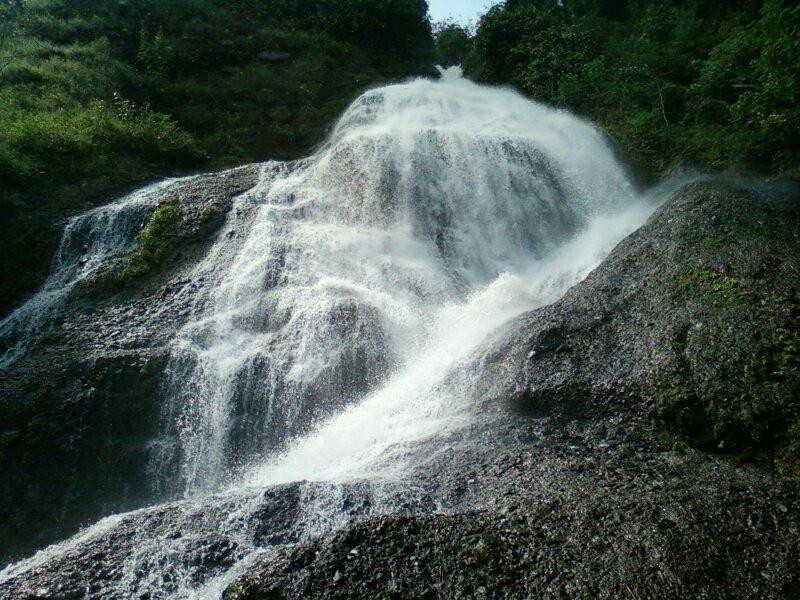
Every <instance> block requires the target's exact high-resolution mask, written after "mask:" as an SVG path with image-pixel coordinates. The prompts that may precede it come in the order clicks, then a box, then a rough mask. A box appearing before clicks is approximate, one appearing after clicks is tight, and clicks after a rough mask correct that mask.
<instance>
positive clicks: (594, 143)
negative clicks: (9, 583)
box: [160, 70, 640, 492]
mask: <svg viewBox="0 0 800 600" xmlns="http://www.w3.org/2000/svg"><path fill="white" fill-rule="evenodd" d="M639 205H640V200H639V198H638V195H637V192H636V189H635V187H634V186H633V185H632V184H631V182H630V180H629V179H628V177H627V174H626V172H625V170H624V169H623V167H622V166H621V165H620V164H619V163H618V162H617V160H616V159H615V158H614V156H613V153H612V151H611V149H610V148H609V145H608V142H607V140H606V139H605V137H604V136H603V135H602V133H601V132H599V131H598V130H596V129H595V128H593V127H592V126H591V125H589V124H587V123H584V122H582V121H580V120H579V119H577V118H575V117H574V116H572V115H570V114H568V113H565V112H561V111H556V110H553V109H551V108H549V107H546V106H542V105H539V104H536V103H533V102H530V101H527V100H525V99H523V98H522V97H520V96H518V95H516V94H514V93H512V92H510V91H504V90H496V89H491V88H486V87H481V86H478V85H475V84H473V83H470V82H469V81H467V80H465V79H463V78H461V77H460V76H459V74H458V72H457V70H451V71H448V72H446V73H445V74H444V77H443V79H442V80H441V81H436V82H434V81H428V80H416V81H412V82H409V83H405V84H402V85H394V86H389V87H384V88H380V89H376V90H372V91H369V92H367V93H365V94H364V95H362V96H361V97H360V98H358V99H357V100H356V101H355V102H354V103H353V104H352V105H351V106H350V107H349V108H348V110H347V111H346V112H345V113H344V115H343V116H342V117H341V119H340V121H339V122H338V124H337V125H336V127H335V128H334V130H333V132H332V134H331V136H330V138H329V139H328V140H327V142H326V143H325V144H324V146H323V147H322V148H321V149H320V150H319V151H318V152H317V153H316V154H314V155H313V156H311V157H310V158H308V159H306V160H303V161H299V162H297V163H294V164H290V165H284V166H283V167H282V168H277V167H275V166H272V167H271V168H266V167H265V172H264V173H263V174H262V177H261V180H260V182H259V184H258V185H257V186H256V188H255V189H254V190H251V191H250V192H249V193H247V194H244V195H243V196H242V197H240V198H239V199H238V201H237V204H236V206H235V207H234V210H233V211H231V215H230V217H229V222H228V224H227V226H226V228H225V230H224V231H223V232H222V234H221V235H220V236H219V239H218V241H217V243H216V245H215V247H214V248H213V249H212V250H211V252H210V254H209V256H208V258H207V259H206V260H205V261H203V263H202V264H201V265H199V266H198V271H202V272H203V273H204V274H211V276H212V277H214V278H215V281H214V284H213V289H211V290H210V292H209V294H210V301H209V302H208V303H206V308H205V310H204V312H203V313H202V314H199V315H197V318H196V319H194V320H193V321H192V322H190V323H189V324H188V325H187V326H186V327H185V328H184V330H183V331H182V333H181V335H180V336H179V339H178V340H177V341H176V343H175V346H174V349H173V353H172V356H173V359H172V361H171V365H170V373H171V378H170V381H169V382H168V383H167V387H168V391H167V393H166V394H165V396H166V397H168V398H171V402H170V405H169V406H168V408H167V411H168V414H169V418H170V419H171V421H172V427H173V430H172V438H173V439H174V440H175V444H174V445H173V447H172V451H173V452H174V453H175V454H176V456H173V457H172V460H169V459H168V458H167V459H165V458H164V457H161V458H160V460H162V461H163V462H164V464H169V465H173V464H175V461H177V463H178V464H179V465H180V473H181V477H182V480H183V483H184V485H185V487H186V489H187V490H189V491H190V492H207V491H210V490H214V489H218V488H219V486H220V485H223V484H225V483H230V482H231V481H233V480H235V478H236V477H237V476H239V475H240V474H241V473H242V471H243V470H246V468H247V467H248V466H251V465H253V464H254V463H258V462H259V461H261V460H262V459H263V458H264V457H265V456H272V455H274V454H275V452H276V450H281V449H285V447H286V445H287V444H289V443H290V442H291V440H293V439H295V438H297V437H298V436H300V435H302V434H304V433H308V432H309V431H311V430H312V429H313V428H314V427H315V426H316V425H315V424H316V423H318V422H319V421H320V420H323V419H325V418H327V417H330V416H331V415H333V414H334V413H336V412H338V411H341V410H342V409H345V407H352V406H354V405H356V404H358V403H359V402H362V401H363V402H364V403H365V404H364V406H372V405H374V408H373V409H372V412H373V413H374V414H373V415H372V418H373V419H374V421H373V426H374V424H375V423H380V422H381V419H386V418H392V417H389V416H388V415H389V414H391V410H390V407H393V406H395V404H397V403H400V404H407V405H409V406H411V405H413V404H414V402H417V401H419V398H420V397H421V396H424V395H425V391H426V389H429V388H430V386H431V385H432V384H433V382H435V381H437V380H441V379H442V378H443V377H444V376H445V375H446V374H447V372H448V369H449V368H451V367H452V366H453V364H455V362H456V361H457V360H458V359H459V358H463V357H465V356H466V355H467V354H468V353H469V350H470V349H471V348H474V347H475V345H476V344H478V343H479V342H480V341H481V339H482V338H483V337H484V336H485V335H486V334H487V333H488V332H489V331H491V329H493V328H494V327H496V326H497V325H499V324H500V323H502V322H503V321H504V320H506V319H508V318H509V317H510V316H513V315H514V314H517V313H519V312H521V311H523V310H526V309H529V308H532V307H535V306H538V305H541V304H542V303H545V302H547V301H552V300H553V299H555V298H557V297H558V295H559V294H560V293H561V292H563V291H564V290H565V289H566V288H567V287H569V285H571V284H573V283H574V282H575V281H577V280H578V279H579V278H580V277H581V276H582V275H584V274H585V273H586V272H587V271H588V269H590V268H591V267H592V266H594V265H595V264H596V263H597V261H598V260H599V258H600V257H601V255H602V251H605V250H607V247H606V246H607V244H608V242H616V241H618V240H619V239H620V235H619V232H617V231H614V230H613V228H611V229H609V231H608V235H607V236H606V239H602V236H600V238H601V239H599V240H598V239H595V240H593V244H594V245H580V246H579V247H577V251H572V252H573V255H574V256H573V260H564V259H563V254H564V252H565V248H567V247H568V246H569V244H570V242H572V243H573V245H574V242H575V240H576V239H583V240H584V241H585V240H586V239H587V238H586V237H585V235H586V232H587V231H589V230H591V227H592V224H593V223H596V222H598V221H597V220H598V219H605V220H606V221H607V220H608V219H609V218H611V217H612V216H613V215H620V214H622V213H625V212H626V211H627V210H629V209H631V207H636V206H639ZM626 214H627V213H626ZM623 222H628V221H627V220H626V219H623ZM637 222H638V221H637ZM629 229H630V228H628V229H626V230H625V231H628V230H629ZM581 236H584V237H581ZM595 237H596V236H595ZM598 244H599V245H598ZM195 278H196V279H200V278H201V277H200V276H199V275H197V276H196V277H195ZM203 278H204V279H205V278H207V276H206V277H203ZM439 395H440V396H441V394H439ZM349 410H367V409H366V408H364V407H363V406H362V407H360V408H358V409H349ZM406 412H408V411H406ZM413 412H414V411H410V412H409V413H408V414H407V415H406V418H407V419H408V420H409V421H415V420H418V419H419V417H418V416H415V415H414V414H413ZM345 414H349V412H348V413H345ZM344 418H345V417H344V416H340V417H339V419H340V420H341V419H344ZM364 425H369V424H368V423H365V424H364ZM385 426H386V427H387V428H388V424H385ZM352 433H354V432H347V431H341V432H340V435H341V436H344V437H342V438H341V439H342V440H345V439H348V438H349V436H350V434H352ZM384 433H386V434H388V432H384ZM374 435H375V436H376V437H383V440H378V442H379V445H380V444H385V443H386V442H387V441H388V440H390V439H392V438H391V436H388V435H387V436H384V435H382V434H378V433H377V432H376V434H374ZM400 437H402V436H400ZM314 439H315V438H314ZM343 445H344V442H342V444H339V445H336V444H334V446H335V448H334V452H337V451H338V450H339V449H340V448H341V447H343ZM314 451H318V452H322V453H326V451H325V450H324V449H322V448H317V449H316V450H314ZM336 472H338V471H336ZM167 473H168V474H169V476H170V477H171V476H172V473H173V469H172V468H170V469H167ZM297 475H300V473H298V474H297ZM308 475H309V474H307V473H303V474H302V476H303V477H306V476H308ZM292 477H293V475H292V473H291V472H289V473H287V474H286V478H287V479H291V478H292Z"/></svg>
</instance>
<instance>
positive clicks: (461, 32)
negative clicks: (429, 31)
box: [433, 22, 472, 67]
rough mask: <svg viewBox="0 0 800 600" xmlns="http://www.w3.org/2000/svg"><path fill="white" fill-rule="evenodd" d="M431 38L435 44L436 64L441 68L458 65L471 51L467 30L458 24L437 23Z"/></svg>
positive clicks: (470, 38)
mask: <svg viewBox="0 0 800 600" xmlns="http://www.w3.org/2000/svg"><path fill="white" fill-rule="evenodd" d="M433 38H434V41H435V42H436V64H438V65H441V66H442V67H452V66H454V65H460V64H461V63H463V62H464V58H466V56H467V54H468V53H469V51H470V50H471V49H472V36H471V34H470V31H469V29H468V28H466V27H462V26H461V25H459V24H458V23H451V22H445V23H437V24H436V25H435V26H434V33H433Z"/></svg>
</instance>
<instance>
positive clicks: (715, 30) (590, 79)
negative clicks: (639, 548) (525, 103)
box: [464, 0, 800, 179]
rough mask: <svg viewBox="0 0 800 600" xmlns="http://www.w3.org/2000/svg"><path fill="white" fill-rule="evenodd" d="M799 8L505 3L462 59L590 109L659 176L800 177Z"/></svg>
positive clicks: (753, 1)
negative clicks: (670, 172) (684, 166)
mask: <svg viewBox="0 0 800 600" xmlns="http://www.w3.org/2000/svg"><path fill="white" fill-rule="evenodd" d="M798 56H800V5H797V3H796V2H793V1H791V0H765V1H762V0H734V1H726V2H722V1H721V0H716V1H711V2H709V1H708V0H671V1H668V0H663V1H655V0H651V1H645V0H568V1H565V2H555V1H553V0H507V1H506V2H503V3H501V4H500V5H498V6H496V7H495V8H493V9H491V10H490V11H489V12H488V13H487V14H486V15H485V16H484V17H483V18H482V19H481V21H480V23H479V26H478V29H477V32H476V35H475V37H474V47H473V49H472V50H471V51H470V53H469V55H468V56H467V58H466V59H465V62H464V67H465V72H466V73H467V75H469V76H471V77H472V78H474V79H476V80H478V81H482V82H487V83H498V84H511V85H514V86H516V87H517V88H518V89H519V90H520V91H522V92H524V93H525V94H528V95H530V96H532V97H534V98H537V99H540V100H543V101H545V102H548V103H551V104H554V105H557V106H563V107H567V108H570V109H573V110H576V111H578V112H579V113H580V114H583V115H586V116H587V117H589V118H591V119H592V120H594V121H596V122H597V123H599V124H600V125H601V126H603V127H604V128H605V129H607V130H608V131H609V133H611V134H612V135H613V136H614V137H615V138H616V139H617V140H618V141H619V142H620V144H621V146H622V148H623V149H624V151H625V152H626V153H627V154H628V155H629V156H630V157H631V159H632V161H633V162H634V164H635V165H636V166H637V167H638V169H639V170H640V172H641V173H642V174H644V175H645V176H646V177H647V178H649V179H653V178H655V177H656V176H658V175H659V174H661V173H662V172H663V171H664V170H665V169H667V168H669V167H671V166H672V165H674V164H676V163H679V162H681V161H686V162H689V163H692V164H694V165H696V166H698V167H701V168H704V169H711V170H724V169H736V170H739V171H756V172H762V173H788V174H794V175H795V176H797V175H798V174H800V170H798V167H800V160H799V159H800V61H798Z"/></svg>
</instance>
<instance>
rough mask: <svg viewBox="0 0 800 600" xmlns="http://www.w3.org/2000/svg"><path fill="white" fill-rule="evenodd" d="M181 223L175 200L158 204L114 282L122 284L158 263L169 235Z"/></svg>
mask: <svg viewBox="0 0 800 600" xmlns="http://www.w3.org/2000/svg"><path fill="white" fill-rule="evenodd" d="M181 225H182V224H181V219H180V212H179V210H178V205H177V203H176V202H175V201H170V200H168V201H166V202H165V203H164V204H162V205H161V206H159V207H158V208H157V209H156V211H155V212H154V213H153V216H152V217H150V221H148V223H147V225H146V226H145V228H144V229H143V230H142V233H141V234H140V235H139V246H138V248H137V249H136V252H135V253H134V254H133V256H132V257H131V258H130V259H129V262H128V265H127V266H126V267H125V268H124V269H123V270H121V271H119V272H118V273H117V274H116V277H115V281H116V283H117V284H119V285H124V284H126V283H128V282H129V281H131V280H133V279H136V278H137V277H141V276H142V275H146V274H147V273H149V272H150V271H151V270H152V269H154V268H155V267H157V266H158V265H160V264H161V262H162V260H163V259H164V255H165V254H166V252H167V250H168V249H169V245H170V244H169V241H170V238H171V236H172V235H173V234H174V233H175V231H176V229H179V228H180V227H181Z"/></svg>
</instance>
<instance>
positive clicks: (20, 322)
mask: <svg viewBox="0 0 800 600" xmlns="http://www.w3.org/2000/svg"><path fill="white" fill-rule="evenodd" d="M186 179H190V178H186ZM184 180H185V179H184ZM179 181H181V180H177V179H168V180H165V181H161V182H159V183H156V184H153V185H150V186H147V187H145V188H143V189H141V190H139V191H137V192H134V193H132V194H130V195H129V196H126V197H124V198H122V199H121V200H118V201H117V202H114V203H112V204H109V205H107V206H101V207H99V208H96V209H94V210H91V211H89V212H87V213H85V214H83V215H79V216H77V217H75V218H73V219H72V220H70V222H69V223H68V224H67V227H66V229H65V230H64V234H63V236H62V238H61V243H60V244H59V247H58V250H57V251H56V256H55V260H54V261H53V268H52V274H51V275H50V277H48V279H47V281H46V282H45V284H44V286H43V287H42V289H41V291H39V292H38V293H37V294H36V295H35V296H34V297H33V298H31V299H30V300H29V301H28V302H26V303H25V304H23V305H22V306H20V307H19V308H18V309H17V310H15V311H13V312H12V313H11V314H9V315H8V316H7V317H6V318H5V319H3V320H2V321H0V369H2V368H3V367H6V366H8V365H10V364H11V363H12V362H14V360H16V359H17V358H19V357H20V355H22V353H23V352H24V351H25V349H26V348H27V346H28V344H29V343H30V342H31V341H32V340H33V339H34V338H35V337H36V335H37V334H39V332H40V330H41V329H42V328H43V327H45V326H46V325H47V324H48V323H49V322H50V321H51V320H52V319H53V318H54V317H55V316H56V315H57V314H58V311H59V309H60V308H61V306H62V304H63V302H64V301H65V300H66V299H67V298H68V296H69V294H70V292H71V291H72V290H73V289H74V288H75V286H77V285H78V284H79V283H80V282H81V281H83V280H85V279H87V278H89V277H91V276H92V275H93V274H94V273H96V272H97V270H98V269H99V268H100V267H101V266H103V265H104V264H105V263H106V262H107V261H108V260H109V259H110V258H111V257H113V256H119V255H122V254H124V253H125V252H126V251H129V250H130V249H131V248H132V246H133V244H135V242H136V236H137V235H138V233H139V230H140V228H141V226H142V219H143V217H144V216H145V215H146V213H147V210H148V209H149V208H151V207H152V206H154V205H156V204H157V203H158V201H159V199H160V198H161V197H162V196H163V194H164V193H165V191H166V190H168V189H169V188H170V186H172V185H175V184H176V183H177V182H179Z"/></svg>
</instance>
